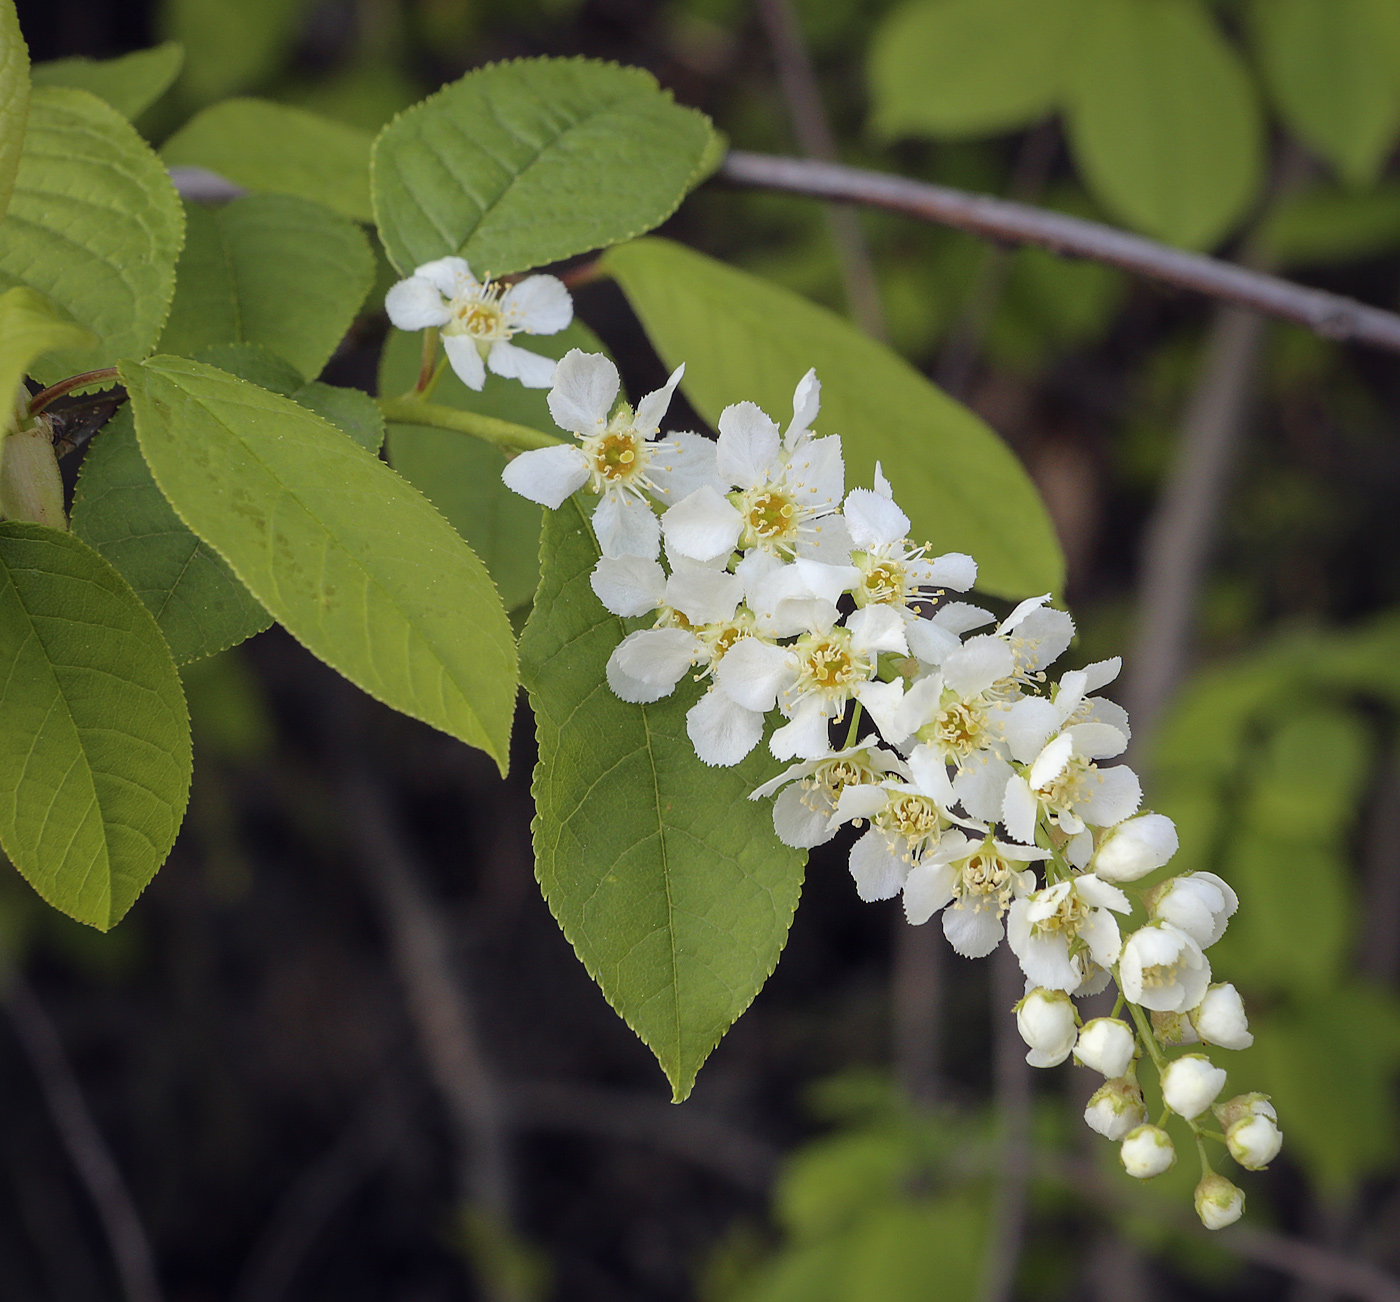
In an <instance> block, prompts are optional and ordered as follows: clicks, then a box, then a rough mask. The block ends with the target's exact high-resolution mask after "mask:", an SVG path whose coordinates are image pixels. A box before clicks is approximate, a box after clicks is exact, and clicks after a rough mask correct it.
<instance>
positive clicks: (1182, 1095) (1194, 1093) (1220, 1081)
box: [1162, 1053, 1225, 1121]
mask: <svg viewBox="0 0 1400 1302" xmlns="http://www.w3.org/2000/svg"><path fill="white" fill-rule="evenodd" d="M1224 1088H1225V1069H1224V1068H1223V1067H1217V1066H1216V1065H1215V1064H1214V1063H1213V1062H1211V1060H1210V1059H1209V1058H1207V1057H1206V1056H1205V1054H1203V1053H1188V1054H1184V1055H1183V1056H1182V1057H1180V1058H1173V1059H1172V1061H1171V1062H1169V1063H1168V1064H1167V1065H1166V1067H1165V1068H1164V1069H1163V1071H1162V1098H1163V1099H1164V1100H1165V1101H1166V1104H1167V1106H1168V1107H1169V1108H1170V1109H1171V1110H1172V1111H1173V1112H1175V1113H1176V1114H1177V1115H1178V1116H1183V1117H1185V1118H1186V1119H1187V1121H1190V1120H1191V1119H1192V1118H1194V1117H1199V1116H1200V1115H1201V1113H1202V1112H1204V1111H1205V1110H1206V1109H1207V1108H1208V1107H1210V1105H1211V1104H1212V1103H1214V1102H1215V1100H1216V1099H1218V1098H1219V1097H1220V1091H1221V1090H1223V1089H1224Z"/></svg>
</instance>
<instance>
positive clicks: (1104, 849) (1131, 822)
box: [1093, 814, 1178, 882]
mask: <svg viewBox="0 0 1400 1302" xmlns="http://www.w3.org/2000/svg"><path fill="white" fill-rule="evenodd" d="M1177 844H1178V842H1177V835H1176V824H1175V823H1173V822H1172V820H1171V819H1170V818H1168V817H1167V816H1166V815H1165V814H1139V815H1138V816H1137V817H1136V818H1130V819H1128V820H1127V822H1124V823H1119V824H1118V826H1117V827H1115V828H1113V829H1112V830H1111V831H1110V832H1109V833H1108V835H1107V836H1105V837H1104V839H1103V841H1102V842H1100V844H1099V848H1098V851H1097V852H1096V853H1095V855H1094V859H1093V871H1094V872H1095V873H1097V874H1098V875H1099V876H1100V877H1102V878H1103V879H1104V881H1108V882H1133V881H1137V879H1138V878H1139V877H1146V876H1147V874H1148V873H1150V872H1154V871H1155V870H1156V869H1158V868H1160V867H1161V866H1162V865H1163V864H1165V863H1166V862H1167V860H1168V859H1170V858H1171V857H1172V855H1174V854H1175V853H1176V848H1177Z"/></svg>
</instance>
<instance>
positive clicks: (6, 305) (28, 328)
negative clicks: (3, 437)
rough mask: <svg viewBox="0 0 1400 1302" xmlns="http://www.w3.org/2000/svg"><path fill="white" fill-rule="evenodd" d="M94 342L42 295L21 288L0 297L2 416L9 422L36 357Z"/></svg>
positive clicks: (0, 394)
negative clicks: (11, 407) (59, 313)
mask: <svg viewBox="0 0 1400 1302" xmlns="http://www.w3.org/2000/svg"><path fill="white" fill-rule="evenodd" d="M91 342H92V334H91V332H90V331H87V330H84V329H83V328H82V326H79V325H74V324H73V323H72V322H71V321H65V320H64V319H63V318H62V317H60V316H59V315H58V313H57V312H56V311H55V310H54V307H53V304H52V303H50V302H49V301H48V299H46V298H45V297H44V296H43V295H42V294H36V293H35V292H34V291H33V290H32V289H26V288H25V287H24V286H22V285H17V286H16V287H15V288H14V289H7V290H6V291H5V292H4V293H3V294H0V412H3V413H4V417H5V419H6V421H7V420H8V416H9V411H10V404H11V403H12V402H13V401H14V400H15V395H16V394H18V393H19V387H20V385H21V384H22V383H23V382H24V377H25V375H26V374H27V373H28V371H29V368H30V367H31V366H32V365H33V364H34V359H35V358H36V357H42V356H43V355H44V354H45V353H47V352H52V351H53V350H54V349H56V348H81V347H83V346H84V345H85V344H88V343H91Z"/></svg>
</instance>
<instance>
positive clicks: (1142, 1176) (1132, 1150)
mask: <svg viewBox="0 0 1400 1302" xmlns="http://www.w3.org/2000/svg"><path fill="white" fill-rule="evenodd" d="M1118 1156H1119V1157H1120V1158H1121V1159H1122V1162H1123V1169H1124V1170H1125V1171H1126V1172H1127V1173H1128V1174H1129V1175H1130V1176H1132V1177H1133V1179H1134V1180H1150V1179H1152V1177H1153V1176H1154V1175H1161V1174H1162V1172H1163V1171H1170V1170H1171V1168H1172V1165H1173V1164H1174V1163H1175V1162H1176V1149H1175V1148H1173V1147H1172V1138H1171V1136H1170V1135H1169V1134H1167V1132H1166V1131H1165V1130H1163V1129H1162V1128H1161V1126H1138V1127H1136V1129H1134V1130H1130V1131H1129V1132H1128V1134H1127V1136H1126V1137H1125V1138H1124V1140H1123V1145H1122V1147H1121V1148H1120V1149H1119V1150H1118Z"/></svg>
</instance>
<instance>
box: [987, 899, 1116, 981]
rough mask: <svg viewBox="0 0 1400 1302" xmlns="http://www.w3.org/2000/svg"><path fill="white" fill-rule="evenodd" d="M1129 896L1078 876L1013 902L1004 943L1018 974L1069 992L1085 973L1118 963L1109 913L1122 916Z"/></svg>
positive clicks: (1112, 921) (1114, 931)
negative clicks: (1017, 963) (1093, 967)
mask: <svg viewBox="0 0 1400 1302" xmlns="http://www.w3.org/2000/svg"><path fill="white" fill-rule="evenodd" d="M1130 907H1131V906H1130V905H1129V903H1128V897H1127V896H1126V895H1124V894H1123V892H1122V891H1120V890H1119V889H1118V888H1117V887H1116V886H1110V885H1109V884H1108V882H1101V881H1100V880H1099V879H1098V878H1097V877H1094V876H1093V875H1092V874H1087V873H1085V874H1080V875H1079V876H1076V877H1074V878H1071V879H1070V880H1069V881H1062V882H1057V883H1056V884H1055V885H1053V886H1047V887H1045V888H1044V889H1043V890H1039V891H1036V892H1035V893H1034V894H1033V895H1028V896H1026V897H1025V899H1021V900H1017V901H1015V903H1013V904H1012V905H1011V909H1010V912H1009V914H1008V916H1007V923H1006V929H1007V939H1008V941H1009V943H1010V945H1011V949H1012V952H1013V953H1015V955H1016V957H1017V958H1018V959H1019V960H1020V962H1021V970H1022V971H1023V972H1024V973H1025V974H1026V976H1027V978H1028V979H1029V980H1031V981H1034V982H1035V983H1036V984H1037V985H1042V986H1048V987H1049V988H1050V989H1052V990H1064V991H1066V992H1067V993H1071V994H1072V993H1073V992H1074V991H1076V990H1078V989H1079V987H1080V986H1081V985H1083V984H1084V981H1085V978H1086V977H1087V976H1088V975H1089V972H1090V966H1089V962H1088V960H1091V961H1092V962H1093V963H1095V964H1097V965H1098V966H1099V967H1101V968H1109V967H1111V966H1112V965H1113V964H1114V963H1116V962H1117V961H1118V951H1119V949H1120V939H1119V932H1118V922H1117V919H1115V918H1114V916H1113V914H1114V913H1127V912H1128V910H1129V908H1130Z"/></svg>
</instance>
